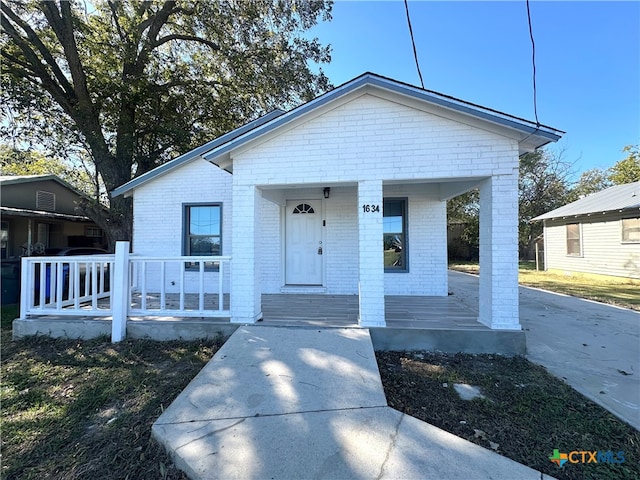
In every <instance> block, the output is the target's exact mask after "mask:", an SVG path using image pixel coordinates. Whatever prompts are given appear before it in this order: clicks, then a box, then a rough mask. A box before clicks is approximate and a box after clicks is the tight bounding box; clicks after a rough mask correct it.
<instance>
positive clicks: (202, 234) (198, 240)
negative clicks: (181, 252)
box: [185, 205, 222, 255]
mask: <svg viewBox="0 0 640 480" xmlns="http://www.w3.org/2000/svg"><path fill="white" fill-rule="evenodd" d="M185 216H186V219H185V221H186V233H187V238H186V241H185V250H186V251H185V255H222V242H221V240H222V226H221V216H222V215H221V206H220V205H187V206H186V207H185Z"/></svg>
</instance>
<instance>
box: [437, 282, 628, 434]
mask: <svg viewBox="0 0 640 480" xmlns="http://www.w3.org/2000/svg"><path fill="white" fill-rule="evenodd" d="M449 291H450V292H452V294H453V295H454V296H456V297H457V298H458V299H459V300H460V301H461V302H462V303H463V304H465V305H467V306H469V307H471V308H475V309H477V308H478V277H477V276H475V275H468V274H465V273H460V272H452V271H450V272H449ZM639 295H640V292H639ZM520 323H521V325H522V328H523V329H524V330H525V332H526V338H527V350H528V354H527V358H528V359H529V360H531V361H532V362H535V363H537V364H540V365H543V366H544V367H546V368H547V370H549V372H551V373H553V374H554V375H556V376H557V377H560V378H562V379H564V380H565V381H566V382H567V383H568V384H569V385H571V386H572V387H573V388H575V389H576V390H577V391H579V392H580V393H582V394H583V395H585V396H586V397H587V398H589V399H591V400H593V401H594V402H596V403H598V404H599V405H601V406H603V407H604V408H606V409H607V410H609V411H610V412H611V413H613V414H614V415H616V416H617V417H618V418H620V419H622V420H624V421H625V422H627V423H629V424H630V425H632V426H633V427H635V428H636V429H638V430H640V313H639V312H636V311H633V310H628V309H624V308H618V307H613V306H609V305H605V304H602V303H597V302H592V301H590V300H583V299H580V298H575V297H569V296H566V295H561V294H556V293H551V292H547V291H542V290H538V289H534V288H527V287H520Z"/></svg>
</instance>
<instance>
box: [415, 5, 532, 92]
mask: <svg viewBox="0 0 640 480" xmlns="http://www.w3.org/2000/svg"><path fill="white" fill-rule="evenodd" d="M528 5H529V3H528V0H527V6H528ZM404 9H405V10H406V12H407V23H408V24H409V34H410V35H411V45H412V46H413V58H415V60H416V68H417V69H418V76H419V77H420V85H422V88H423V89H424V81H423V80H422V72H420V64H419V63H418V52H417V51H416V42H415V40H414V39H413V28H411V17H410V16H409V4H408V2H407V0H404Z"/></svg>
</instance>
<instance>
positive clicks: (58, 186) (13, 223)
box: [0, 175, 105, 260]
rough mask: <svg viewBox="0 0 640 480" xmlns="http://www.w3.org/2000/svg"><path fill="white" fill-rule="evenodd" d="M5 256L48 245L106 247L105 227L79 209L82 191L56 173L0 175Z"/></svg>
mask: <svg viewBox="0 0 640 480" xmlns="http://www.w3.org/2000/svg"><path fill="white" fill-rule="evenodd" d="M0 187H1V188H2V206H1V207H0V212H1V214H2V231H1V236H0V245H1V247H2V249H1V253H0V257H1V258H2V260H5V259H7V258H12V257H20V256H23V255H28V254H43V253H44V251H45V249H47V248H60V247H104V246H105V238H104V234H103V232H102V230H101V229H100V228H99V227H98V226H97V225H96V224H95V223H93V221H91V220H90V219H89V218H88V217H86V216H84V215H81V214H79V213H78V211H77V205H78V203H79V202H80V200H82V199H83V195H82V194H81V193H80V192H78V191H77V190H75V189H74V188H73V187H72V186H71V185H69V184H68V183H67V182H65V181H64V180H61V179H60V178H58V177H57V176H55V175H15V176H0Z"/></svg>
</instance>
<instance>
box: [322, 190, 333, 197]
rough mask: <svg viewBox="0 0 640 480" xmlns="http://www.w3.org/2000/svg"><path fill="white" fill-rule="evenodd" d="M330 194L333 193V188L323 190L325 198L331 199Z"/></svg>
mask: <svg viewBox="0 0 640 480" xmlns="http://www.w3.org/2000/svg"><path fill="white" fill-rule="evenodd" d="M329 192H331V188H330V187H324V188H323V189H322V193H323V195H324V198H329Z"/></svg>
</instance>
